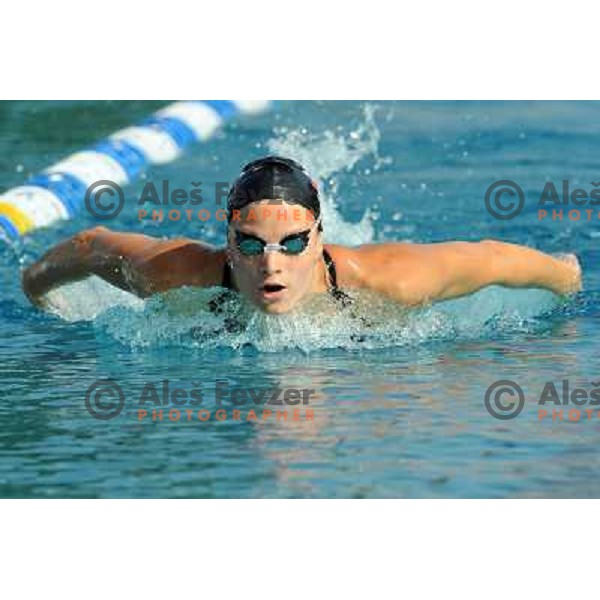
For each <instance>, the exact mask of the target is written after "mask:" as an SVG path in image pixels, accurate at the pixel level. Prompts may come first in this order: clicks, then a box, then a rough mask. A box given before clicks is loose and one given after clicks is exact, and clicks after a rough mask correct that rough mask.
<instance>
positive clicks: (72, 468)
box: [0, 102, 600, 498]
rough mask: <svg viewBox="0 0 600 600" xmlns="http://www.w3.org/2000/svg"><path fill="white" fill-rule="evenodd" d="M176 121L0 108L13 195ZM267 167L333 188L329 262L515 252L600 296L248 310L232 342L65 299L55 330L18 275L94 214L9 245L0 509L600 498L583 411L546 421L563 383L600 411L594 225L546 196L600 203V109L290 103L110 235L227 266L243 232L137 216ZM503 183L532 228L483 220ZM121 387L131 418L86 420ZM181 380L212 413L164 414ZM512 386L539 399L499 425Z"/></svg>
mask: <svg viewBox="0 0 600 600" xmlns="http://www.w3.org/2000/svg"><path fill="white" fill-rule="evenodd" d="M160 106H161V103H158V102H154V103H143V102H110V103H106V102H84V103H69V102H64V103H58V102H48V103H39V102H18V103H12V102H4V103H1V104H0V119H1V123H2V125H1V127H0V148H1V149H2V152H1V153H0V157H1V158H0V169H1V173H2V182H1V183H2V185H3V187H4V188H5V189H6V188H9V187H11V186H14V185H18V184H19V183H21V182H22V181H23V180H24V179H25V178H26V177H27V176H28V175H29V174H30V173H34V172H36V171H38V170H40V169H42V168H44V167H45V166H48V165H50V164H52V163H53V162H56V161H57V160H58V159H60V158H62V157H64V156H65V155H67V154H68V153H71V152H74V151H76V150H78V149H80V148H82V147H84V146H86V145H88V144H90V143H92V142H94V141H96V140H98V139H101V138H103V137H104V136H106V135H109V134H110V133H112V132H113V131H115V130H116V129H118V128H121V127H124V126H127V125H129V124H131V123H132V122H134V121H136V120H139V119H141V118H143V117H144V116H146V115H148V114H149V113H151V112H152V111H153V110H156V109H157V108H159V107H160ZM268 152H278V153H282V154H285V155H288V156H291V157H293V158H296V159H298V160H300V161H301V162H304V163H305V164H306V165H307V166H308V168H309V169H310V170H311V172H312V173H313V174H314V175H315V176H316V177H317V178H318V179H319V182H320V185H321V188H322V190H323V192H324V196H325V200H324V227H325V234H326V241H328V242H334V243H341V244H349V245H354V244H360V243H365V242H372V241H384V240H406V241H414V242H430V241H443V240H451V239H462V240H478V239H482V238H495V239H500V240H504V241H510V242H515V243H522V244H527V245H530V246H533V247H536V248H539V249H541V250H544V251H547V252H566V251H569V252H575V253H577V255H578V256H579V257H580V259H581V261H582V265H583V270H584V285H585V291H584V292H582V293H581V294H578V295H577V296H576V297H574V298H573V299H571V300H570V301H568V302H563V301H560V300H559V299H557V298H556V297H554V296H553V295H552V294H550V293H548V292H544V291H541V290H508V289H502V288H498V287H493V288H489V289H486V290H483V291H481V292H479V293H477V294H475V295H473V296H471V297H469V298H463V299H460V300H455V301H451V302H445V303H441V304H438V305H436V306H434V307H431V308H428V309H421V310H417V311H406V310H404V309H402V308H401V307H398V306H395V305H392V304H390V303H388V302H384V301H382V300H381V299H379V298H373V297H371V296H369V295H368V294H361V295H358V296H357V298H356V302H355V306H354V309H353V310H352V311H350V312H341V313H338V312H336V311H335V310H333V309H334V307H332V306H331V304H330V303H328V300H327V299H315V304H313V305H311V306H307V307H304V308H303V309H302V310H301V311H299V312H298V314H295V315H291V316H286V317H283V318H280V317H269V316H265V315H256V314H253V313H248V311H247V310H246V307H244V306H243V305H239V304H236V303H235V302H233V303H232V306H230V307H228V309H227V310H231V311H237V312H236V314H237V313H239V312H240V311H241V312H242V313H243V314H244V318H243V319H242V321H241V322H242V325H241V326H240V327H238V328H234V330H230V331H224V329H223V327H222V325H223V322H224V319H225V318H226V317H227V314H225V315H210V314H208V313H207V311H206V306H207V303H208V302H209V301H210V299H211V297H213V295H214V294H215V293H216V291H215V290H195V289H182V290H176V291H173V292H170V293H168V294H165V295H164V296H157V297H154V298H152V299H150V300H148V301H146V302H142V301H139V300H137V299H135V298H133V297H132V296H130V295H128V294H125V293H124V292H120V291H117V290H114V289H113V288H110V286H108V285H106V284H104V283H103V282H101V281H99V280H94V279H90V280H86V281H83V282H79V283H77V284H74V285H71V286H65V287H64V288H61V289H59V290H57V291H55V292H54V293H53V294H51V300H52V305H53V312H50V313H46V312H41V311H39V310H36V309H34V308H33V307H31V306H30V305H29V304H28V303H27V301H26V299H25V298H24V296H23V294H22V292H21V290H20V285H19V272H20V270H21V269H22V268H23V266H24V265H27V264H30V263H31V262H32V261H33V260H34V259H35V258H36V257H38V256H39V255H40V254H41V253H43V252H44V251H45V250H46V249H48V248H49V247H50V246H51V245H52V244H54V243H56V242H57V241H58V240H60V239H63V238H65V237H67V236H69V235H71V234H73V233H75V232H76V231H79V230H81V229H84V228H87V227H91V226H94V225H96V224H97V223H96V222H94V220H93V219H92V217H91V216H90V215H88V214H87V213H86V214H81V215H80V217H78V218H77V219H76V220H74V221H70V222H63V223H60V224H57V225H56V226H54V227H52V228H49V229H45V230H40V231H37V232H34V233H33V234H31V235H29V236H28V237H26V238H25V239H24V240H22V242H20V243H19V244H17V245H15V246H14V247H8V246H6V245H2V246H0V275H1V281H2V287H1V289H0V384H1V390H2V402H1V403H0V496H2V497H188V498H190V497H202V498H237V497H242V498H247V497H260V498H271V497H301V498H311V497H352V498H363V497H494V498H496V497H597V496H599V495H600V477H599V476H600V455H599V454H598V452H597V450H596V448H597V445H598V443H599V442H600V419H599V418H598V414H597V412H598V411H595V412H594V414H593V415H592V417H590V418H588V416H587V415H586V414H585V413H582V414H581V418H579V420H575V419H569V417H568V411H569V409H572V408H574V406H573V405H570V406H562V407H554V406H552V405H551V406H550V407H549V410H550V412H551V411H552V409H553V408H556V409H558V408H562V410H563V419H562V420H560V419H559V418H558V417H556V418H555V419H552V418H547V417H545V418H542V419H540V413H539V412H538V411H539V408H540V407H539V406H538V398H539V396H540V394H541V392H542V390H543V389H544V386H545V385H546V383H547V382H549V381H552V382H555V384H556V386H557V388H558V389H559V390H560V389H561V385H562V381H563V380H569V385H570V389H573V388H575V387H581V388H584V389H587V390H588V391H589V390H591V389H592V388H593V382H597V383H599V384H600V369H599V365H600V358H599V353H598V344H597V339H598V337H599V336H600V328H599V326H598V319H597V316H598V314H599V313H600V302H599V298H600V296H599V294H598V288H599V285H598V284H599V276H600V269H599V267H598V264H599V263H598V258H599V256H598V241H599V239H600V233H599V229H598V221H597V218H594V219H592V220H590V221H587V220H585V219H581V220H579V221H574V220H570V219H568V218H566V217H565V218H564V219H563V220H562V221H557V220H556V221H552V220H550V219H546V220H542V221H540V220H539V219H538V215H537V197H538V196H539V193H540V192H541V190H542V189H543V186H544V183H545V182H546V181H549V180H551V181H554V182H559V183H560V182H561V181H562V180H565V179H566V180H569V181H570V182H572V187H573V188H574V187H585V188H587V189H591V187H592V185H591V182H597V181H600V170H599V168H598V166H599V165H598V161H597V160H596V159H595V157H596V156H597V155H598V154H599V153H600V103H589V102H583V103H561V102H510V103H501V102H498V103H489V102H482V103H478V102H397V103H388V102H368V103H364V102H335V103H332V102H328V103H323V102H296V103H290V102H282V103H279V104H278V105H277V106H276V108H275V110H274V111H273V112H271V113H268V114H265V115H261V116H259V117H252V118H250V117H245V118H243V119H238V120H237V121H235V122H234V123H231V124H229V125H227V126H226V127H225V129H224V130H223V131H222V132H221V133H219V134H218V135H217V136H216V137H215V138H213V139H211V140H210V141H209V142H207V143H206V144H204V145H199V146H197V147H195V148H194V149H193V150H192V151H191V152H190V153H188V154H186V155H185V156H184V157H182V158H181V159H180V160H178V161H177V162H176V163H173V164H169V165H164V166H160V167H152V168H151V169H149V170H148V171H147V172H146V173H144V175H143V179H142V180H140V181H139V182H137V183H135V184H134V185H132V186H130V187H129V188H127V190H126V191H127V194H128V203H127V206H126V208H125V210H123V212H122V213H121V214H120V215H119V217H118V218H117V219H115V220H114V221H112V222H111V223H110V224H109V226H110V227H111V228H113V229H117V230H129V231H138V232H144V233H147V234H151V235H157V236H169V237H171V236H176V235H184V236H188V237H194V238H198V239H203V240H206V241H208V242H211V243H214V244H222V243H223V242H224V239H225V227H224V224H223V223H221V222H217V221H215V220H211V221H208V222H203V223H201V222H198V221H192V222H185V221H180V222H166V223H162V224H157V223H152V222H151V221H139V220H138V217H137V212H136V209H137V206H136V205H135V199H136V198H138V197H139V195H140V192H141V190H142V188H143V185H144V183H145V182H147V181H157V182H158V181H161V180H163V179H168V180H169V181H170V182H171V186H172V187H173V188H175V187H184V188H185V187H188V188H189V185H190V183H189V182H190V181H197V180H201V181H202V182H203V186H204V187H205V189H206V190H207V191H209V190H210V189H211V188H212V187H213V186H214V184H215V183H216V182H222V181H231V180H232V179H233V178H234V177H235V176H236V175H237V173H238V172H239V168H240V166H241V165H242V164H243V163H245V162H247V161H248V160H251V159H253V158H256V157H258V156H261V155H264V154H266V153H268ZM501 179H506V180H513V181H515V182H518V183H519V185H520V186H521V187H522V188H523V189H524V190H525V192H526V205H525V208H524V210H523V212H522V213H521V214H520V215H519V216H518V217H515V218H514V219H512V220H507V221H502V220H497V219H494V218H493V217H492V216H491V215H490V214H489V212H488V211H487V210H486V207H485V203H484V196H485V192H486V190H487V188H488V186H489V185H490V184H491V183H493V182H494V181H497V180H501ZM207 197H208V198H210V192H208V193H207ZM207 202H209V201H207ZM207 207H209V208H210V206H209V205H208V204H207ZM596 212H597V211H596ZM226 312H227V311H226ZM366 317H368V318H366ZM105 379H110V380H112V381H113V382H115V383H117V384H118V386H119V387H120V389H121V390H122V393H123V397H124V405H123V408H122V411H121V412H120V414H118V415H116V416H115V417H114V418H111V419H107V420H103V419H98V418H94V417H92V416H91V414H90V412H89V410H88V407H86V391H87V390H88V388H90V386H92V384H93V383H94V382H95V381H97V380H105ZM164 380H168V381H169V383H168V386H169V393H171V392H172V391H173V390H174V389H176V388H179V389H180V390H183V393H184V394H188V401H189V395H190V393H191V390H192V389H196V390H201V398H202V402H201V404H200V405H195V406H193V405H192V403H191V401H189V402H188V403H187V404H185V406H184V405H181V406H178V405H177V404H176V403H175V402H173V396H171V397H170V398H171V401H170V404H169V405H161V406H159V405H158V404H157V401H158V400H157V398H159V397H160V398H162V393H163V391H162V390H164V389H165V388H164V385H165V384H163V381H164ZM498 380H511V381H514V382H516V383H518V384H519V385H520V386H521V388H522V389H523V391H524V394H525V405H524V408H523V410H522V412H521V414H519V415H518V416H517V417H516V418H514V419H510V420H499V419H495V418H493V417H492V416H491V415H490V413H489V412H488V410H487V409H486V405H485V402H484V398H485V394H486V390H487V389H488V388H489V387H490V386H491V385H492V384H493V383H494V382H496V381H498ZM224 385H226V386H228V389H229V390H230V391H231V390H233V389H234V388H235V389H240V390H245V392H246V398H247V399H248V398H250V396H249V394H250V392H251V391H252V393H254V394H256V393H258V391H257V390H265V389H268V390H276V389H281V390H286V389H291V388H293V389H295V390H300V391H301V390H312V394H311V395H310V399H309V402H308V404H299V405H291V404H290V405H287V404H285V403H284V404H283V405H273V406H268V407H266V406H253V404H252V402H253V401H252V400H247V402H246V404H244V405H239V406H238V405H237V404H235V403H234V401H233V398H232V396H231V394H230V395H229V396H227V397H222V396H219V393H220V392H219V390H221V391H222V390H223V386H224ZM219 386H220V387H219ZM144 390H146V392H148V390H150V392H152V393H150V394H149V395H148V394H147V395H146V396H144V393H145V392H144ZM269 393H270V392H269ZM89 398H92V399H91V400H90V399H89ZM89 398H88V404H93V402H94V400H93V397H92V396H90V397H89ZM143 398H145V400H144V401H142V399H143ZM148 398H151V401H148ZM104 401H105V403H104V405H103V406H102V405H100V406H99V408H98V407H97V408H98V409H99V410H100V409H102V408H105V409H106V408H107V406H108V405H109V404H110V403H109V402H108V400H107V396H105V397H104ZM219 401H220V402H221V403H220V404H219V403H218V402H219ZM107 403H108V404H107ZM546 408H548V407H546ZM581 408H582V409H584V408H593V406H585V407H581ZM153 409H154V410H155V411H156V412H155V418H154V420H153V418H152V410H153ZM161 409H162V413H159V412H158V411H160V410H161ZM186 409H187V410H190V414H191V415H192V416H191V417H190V418H188V415H187V414H186ZM192 409H193V410H192ZM200 409H203V410H204V411H206V412H208V413H209V414H210V418H209V419H207V420H202V419H201V418H200V417H199V416H198V412H199V410H200ZM217 409H221V410H223V411H224V412H225V414H226V417H227V418H225V419H224V420H219V419H217V418H216V411H217ZM238 409H239V413H240V414H239V415H238V416H239V420H238V419H236V418H234V414H233V411H234V410H238ZM251 409H256V410H255V414H256V419H254V418H251V416H250V410H251ZM108 410H109V412H110V410H111V409H110V406H108ZM140 410H142V411H145V412H146V413H147V415H146V416H143V413H140ZM173 410H175V411H177V410H179V418H176V417H177V412H170V411H173ZM265 410H271V412H272V413H273V414H272V415H268V414H267V415H265V413H264V411H265ZM277 411H280V412H286V415H287V416H286V420H283V417H281V418H278V417H277V416H276V414H277ZM294 411H295V412H294ZM161 414H162V420H160V417H159V415H161ZM203 414H206V413H203ZM249 416H250V418H249Z"/></svg>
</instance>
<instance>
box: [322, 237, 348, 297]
mask: <svg viewBox="0 0 600 600" xmlns="http://www.w3.org/2000/svg"><path fill="white" fill-rule="evenodd" d="M323 260H324V261H325V266H326V267H327V273H328V275H329V283H330V284H331V287H330V288H329V292H330V293H331V295H332V296H333V297H334V299H335V300H338V301H340V302H341V303H342V306H343V307H344V308H345V307H347V306H349V305H350V304H352V298H350V296H348V294H346V293H345V292H342V290H340V288H339V287H338V284H337V271H336V269H335V263H334V262H333V258H331V255H330V254H329V252H327V250H325V248H323Z"/></svg>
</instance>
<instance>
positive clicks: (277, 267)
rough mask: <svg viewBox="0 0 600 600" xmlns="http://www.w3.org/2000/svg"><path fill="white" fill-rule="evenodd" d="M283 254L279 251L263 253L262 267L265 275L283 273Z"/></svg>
mask: <svg viewBox="0 0 600 600" xmlns="http://www.w3.org/2000/svg"><path fill="white" fill-rule="evenodd" d="M281 258H282V257H281V255H280V253H279V252H265V253H264V254H263V255H262V260H261V268H262V272H263V274H264V275H273V274H274V273H281Z"/></svg>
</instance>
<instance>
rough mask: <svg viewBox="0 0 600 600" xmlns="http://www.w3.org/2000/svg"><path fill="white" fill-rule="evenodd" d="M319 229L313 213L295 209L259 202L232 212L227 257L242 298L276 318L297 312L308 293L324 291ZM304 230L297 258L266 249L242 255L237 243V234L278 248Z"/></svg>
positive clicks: (301, 207)
mask: <svg viewBox="0 0 600 600" xmlns="http://www.w3.org/2000/svg"><path fill="white" fill-rule="evenodd" d="M236 217H237V218H236ZM317 229H318V228H317V227H316V222H315V218H314V215H313V214H312V212H310V211H309V210H307V209H306V208H304V207H303V206H299V205H298V204H288V203H287V202H284V201H276V202H275V201H269V200H261V201H260V202H253V203H252V204H249V205H247V206H245V207H244V208H243V209H242V210H240V211H239V212H238V211H235V212H234V215H233V218H232V220H231V223H230V226H229V233H228V245H227V255H228V257H229V260H230V262H231V267H232V274H233V281H234V282H235V285H236V287H237V289H238V290H239V291H240V293H242V294H243V295H244V296H245V297H246V298H248V299H249V300H250V301H251V302H252V303H253V304H254V305H255V306H257V307H258V308H260V309H261V310H263V311H265V312H268V313H273V314H280V313H285V312H288V311H290V310H292V309H293V308H295V307H296V306H297V305H298V304H299V303H300V302H301V301H302V300H303V299H304V298H306V296H308V295H309V294H311V293H315V292H321V291H324V290H325V289H326V284H325V273H324V267H323V245H322V240H321V234H320V232H319V231H318V230H317ZM308 230H311V231H310V236H309V238H308V246H307V247H306V249H305V250H304V251H303V252H302V253H301V254H297V255H291V254H284V253H283V252H281V251H271V250H268V251H267V252H262V253H260V254H258V255H256V256H245V255H244V254H243V253H242V252H240V250H239V248H238V247H237V244H236V231H239V232H241V233H244V234H247V235H250V236H253V237H255V238H259V239H260V240H262V241H263V242H266V243H268V244H279V243H280V242H281V241H282V240H284V238H287V237H288V236H290V235H293V234H296V233H300V232H305V231H308Z"/></svg>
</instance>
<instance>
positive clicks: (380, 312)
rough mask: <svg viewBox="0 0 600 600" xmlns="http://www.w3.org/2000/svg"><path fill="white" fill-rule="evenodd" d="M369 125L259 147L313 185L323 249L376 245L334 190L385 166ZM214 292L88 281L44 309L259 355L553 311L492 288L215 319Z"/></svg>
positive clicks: (374, 341) (456, 333)
mask: <svg viewBox="0 0 600 600" xmlns="http://www.w3.org/2000/svg"><path fill="white" fill-rule="evenodd" d="M375 116H376V115H375V109H374V108H373V107H370V106H369V105H367V106H366V107H365V108H364V117H363V121H362V122H361V123H359V124H358V126H357V127H355V128H354V129H352V130H349V131H343V130H340V129H339V128H338V129H336V131H330V130H325V131H320V132H314V131H309V130H308V129H306V128H302V127H298V128H279V129H276V130H275V134H274V137H272V138H271V139H270V140H268V142H267V143H266V146H267V147H268V148H269V149H270V151H272V152H276V153H280V154H283V155H285V156H290V157H292V158H295V159H296V160H298V161H299V162H301V163H302V164H304V165H306V167H307V168H308V170H309V171H310V172H311V174H313V176H315V177H317V178H318V179H319V181H320V186H321V190H322V211H323V220H324V232H325V239H326V241H327V242H330V243H340V244H345V245H350V246H353V245H358V244H363V243H368V242H371V241H373V239H374V236H375V226H376V225H377V215H376V211H375V209H374V207H373V206H368V205H367V206H365V207H364V213H363V216H362V218H361V219H360V221H358V222H356V223H349V222H348V221H346V220H345V219H344V218H343V216H342V214H341V212H340V210H339V206H338V199H339V192H338V190H339V181H340V177H341V176H343V175H344V173H347V172H352V170H353V169H354V168H356V165H357V164H358V163H359V162H361V161H362V162H361V164H363V163H365V162H368V163H369V168H370V172H371V173H372V176H374V177H376V171H377V170H378V169H379V168H380V167H381V166H382V165H384V164H387V162H389V160H388V159H386V158H382V157H381V156H380V155H379V150H378V149H379V140H380V131H379V129H378V126H377V123H376V119H375ZM365 197H368V196H367V195H365ZM219 293H220V291H219V290H218V289H211V290H203V289H193V288H181V289H178V290H172V291H171V292H168V293H166V294H162V295H159V296H155V297H152V298H150V299H148V300H146V301H143V300H140V299H138V298H136V297H134V296H133V295H131V294H128V293H127V292H123V291H121V290H118V289H116V288H114V287H112V286H110V285H109V284H107V283H106V282H104V281H102V280H100V279H99V278H97V277H91V278H88V279H86V280H84V281H80V282H77V283H73V284H69V285H67V286H63V287H61V288H59V289H56V290H53V291H52V292H50V294H48V296H47V302H48V307H49V310H50V311H51V312H53V313H55V314H57V315H59V316H61V317H62V318H64V319H66V320H70V321H76V320H93V321H94V324H95V326H96V328H97V330H98V332H99V333H100V334H107V335H109V336H110V337H112V338H114V339H116V340H118V341H119V342H121V343H122V344H124V345H127V346H129V347H131V348H147V347H163V346H172V345H176V346H185V347H190V348H202V349H209V348H216V347H225V348H231V349H233V350H239V349H241V348H245V347H252V348H255V349H257V350H259V351H262V352H277V351H281V350H283V349H298V350H301V351H304V352H310V351H314V350H320V349H326V348H344V349H347V350H354V349H377V348H385V347H390V346H398V345H406V344H416V343H421V342H423V341H431V340H439V339H456V338H461V339H472V338H478V337H481V336H489V335H494V334H495V333H497V332H498V331H501V332H503V331H515V330H517V331H533V330H535V329H536V327H539V326H540V323H539V321H538V320H537V317H538V316H539V315H541V314H544V313H547V312H548V311H550V310H552V309H553V308H555V307H556V306H557V301H556V298H555V296H553V295H552V294H550V293H547V292H542V291H532V290H527V291H515V290H506V289H501V288H489V289H486V290H484V291H482V292H479V293H478V294H475V295H473V296H471V297H469V298H463V299H459V300H456V301H452V302H445V303H442V304H438V305H435V306H433V307H428V308H422V309H418V310H410V311H409V310H407V309H405V308H402V307H401V306H399V305H397V304H395V303H393V302H391V301H388V300H385V299H383V298H381V297H378V296H376V295H374V294H371V293H366V292H361V293H358V292H356V291H351V292H350V295H352V296H353V297H354V300H355V301H354V304H353V306H352V308H351V309H348V310H339V307H338V306H336V305H335V304H334V303H333V301H332V300H331V298H330V297H329V296H324V297H314V298H312V299H310V302H307V303H305V304H304V306H303V307H301V308H299V309H298V310H297V311H295V312H294V313H293V314H288V315H285V316H282V317H281V316H273V315H266V314H262V313H258V312H256V311H254V310H252V309H251V308H250V307H249V306H248V305H247V304H246V303H245V301H244V300H243V299H240V298H233V299H231V300H229V301H227V302H225V304H224V305H223V309H222V311H221V312H220V314H214V313H213V312H211V311H210V310H209V302H210V301H211V300H212V299H213V298H214V297H215V295H217V294H219Z"/></svg>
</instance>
